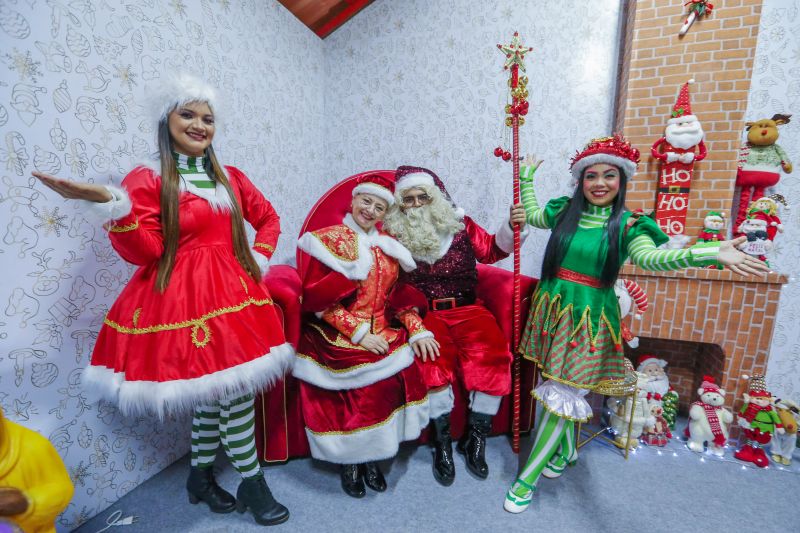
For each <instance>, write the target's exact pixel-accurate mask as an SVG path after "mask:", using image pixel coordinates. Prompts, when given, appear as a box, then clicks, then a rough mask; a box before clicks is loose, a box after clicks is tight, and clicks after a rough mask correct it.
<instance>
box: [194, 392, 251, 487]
mask: <svg viewBox="0 0 800 533" xmlns="http://www.w3.org/2000/svg"><path fill="white" fill-rule="evenodd" d="M220 443H222V447H223V448H224V449H225V454H226V455H227V456H228V458H229V459H230V461H231V464H233V467H234V468H235V469H236V471H237V472H239V474H241V476H242V478H248V477H253V476H258V475H261V466H260V465H259V464H258V454H257V453H256V439H255V409H254V408H253V395H252V394H247V395H245V396H241V397H239V398H235V399H232V400H220V401H218V402H214V404H212V405H201V406H199V407H196V408H195V410H194V418H192V466H196V467H200V468H211V465H212V464H213V463H214V457H216V455H217V448H218V447H219V444H220Z"/></svg>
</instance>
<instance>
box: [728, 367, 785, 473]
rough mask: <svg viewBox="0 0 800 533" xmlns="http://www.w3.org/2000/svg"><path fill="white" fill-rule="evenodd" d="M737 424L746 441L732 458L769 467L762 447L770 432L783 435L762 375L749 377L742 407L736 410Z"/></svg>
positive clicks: (783, 431) (766, 442)
mask: <svg viewBox="0 0 800 533" xmlns="http://www.w3.org/2000/svg"><path fill="white" fill-rule="evenodd" d="M738 422H739V426H741V427H742V429H743V430H744V436H745V439H746V442H745V444H744V446H742V447H741V448H740V449H739V451H737V452H736V453H735V454H733V456H734V457H736V458H737V459H739V460H740V461H746V462H749V463H753V464H754V465H756V466H758V467H760V468H764V467H765V466H767V465H768V464H769V459H767V454H766V453H765V452H764V446H766V445H767V444H769V442H770V441H771V440H772V434H773V433H775V434H778V435H783V434H784V433H786V430H785V429H784V427H783V424H782V423H781V419H780V417H778V413H777V412H776V411H775V408H774V407H773V406H772V394H770V393H769V391H768V390H767V386H766V382H765V381H764V376H753V377H752V378H750V387H749V390H748V391H747V392H746V393H745V394H744V406H742V409H741V411H739V416H738Z"/></svg>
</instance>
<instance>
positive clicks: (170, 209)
mask: <svg viewBox="0 0 800 533" xmlns="http://www.w3.org/2000/svg"><path fill="white" fill-rule="evenodd" d="M168 119H169V113H167V115H166V116H165V117H164V118H162V119H161V120H160V121H159V122H158V151H159V157H160V159H161V232H162V234H163V235H164V252H163V253H162V254H161V258H160V259H159V261H158V272H157V275H156V288H157V289H158V291H159V292H162V293H163V292H164V291H165V290H166V288H167V285H168V284H169V279H170V277H172V270H173V268H175V254H176V253H177V251H178V240H179V238H180V227H179V224H178V198H179V196H180V179H181V178H180V174H178V168H177V164H176V162H175V158H174V156H173V155H172V149H173V148H172V137H171V136H170V134H169V123H168ZM205 171H206V174H208V176H209V177H210V178H211V179H212V180H214V181H215V182H217V183H220V184H221V185H222V186H223V187H225V190H226V191H228V196H229V197H230V199H231V227H232V232H233V251H234V255H235V256H236V259H237V260H238V261H239V264H240V265H242V268H244V269H245V271H246V272H247V273H248V274H249V275H250V277H251V278H253V279H254V280H255V281H261V270H260V269H259V268H258V264H257V263H256V260H255V259H254V258H253V255H252V254H251V253H250V246H249V245H248V244H247V233H246V232H245V229H244V220H243V218H242V210H241V208H240V207H239V202H237V201H236V196H235V195H234V193H233V189H232V188H231V184H230V182H229V181H228V178H227V176H226V175H225V172H224V170H223V169H222V166H221V165H220V164H219V161H218V160H217V156H216V155H215V153H214V148H213V147H212V146H211V145H208V148H206V150H205Z"/></svg>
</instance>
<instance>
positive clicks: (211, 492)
mask: <svg viewBox="0 0 800 533" xmlns="http://www.w3.org/2000/svg"><path fill="white" fill-rule="evenodd" d="M186 490H187V491H188V492H189V503H191V504H197V503H199V502H206V504H208V508H209V509H211V512H212V513H230V512H232V511H233V510H234V509H236V498H234V497H233V495H232V494H230V493H229V492H227V491H226V490H224V489H223V488H222V487H220V486H219V485H217V482H216V481H215V480H214V472H213V469H212V468H211V467H209V468H198V467H196V466H193V467H191V469H189V479H187V480H186Z"/></svg>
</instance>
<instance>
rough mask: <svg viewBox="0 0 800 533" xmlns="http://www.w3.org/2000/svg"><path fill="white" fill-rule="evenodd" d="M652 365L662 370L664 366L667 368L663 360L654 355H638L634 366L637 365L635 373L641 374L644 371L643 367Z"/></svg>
mask: <svg viewBox="0 0 800 533" xmlns="http://www.w3.org/2000/svg"><path fill="white" fill-rule="evenodd" d="M652 363H655V364H657V365H658V366H660V367H661V368H664V367H665V366H667V362H666V361H664V360H663V359H659V358H658V357H656V356H655V355H651V354H645V355H640V356H639V359H638V360H637V361H636V364H637V366H636V371H637V372H643V371H644V367H646V366H647V365H650V364H652Z"/></svg>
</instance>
